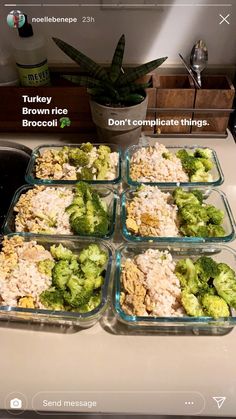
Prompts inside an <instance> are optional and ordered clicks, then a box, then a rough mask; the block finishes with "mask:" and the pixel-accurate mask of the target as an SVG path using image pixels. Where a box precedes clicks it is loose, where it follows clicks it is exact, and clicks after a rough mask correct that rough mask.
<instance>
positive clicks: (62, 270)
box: [52, 260, 73, 290]
mask: <svg viewBox="0 0 236 419" xmlns="http://www.w3.org/2000/svg"><path fill="white" fill-rule="evenodd" d="M72 273H73V270H72V269H71V267H70V262H69V261H68V260H59V262H57V263H56V264H55V266H54V268H53V270H52V283H53V285H55V286H56V287H57V288H59V289H61V290H63V289H65V286H66V283H67V281H68V280H69V278H70V277H71V275H72Z"/></svg>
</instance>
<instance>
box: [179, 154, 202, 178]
mask: <svg viewBox="0 0 236 419" xmlns="http://www.w3.org/2000/svg"><path fill="white" fill-rule="evenodd" d="M181 164H182V166H183V169H184V171H185V172H186V173H187V174H188V175H189V176H191V175H193V174H194V173H195V172H196V171H197V170H205V168H204V165H203V164H202V163H201V162H200V160H199V159H196V158H195V157H193V156H190V155H188V157H187V156H185V157H181Z"/></svg>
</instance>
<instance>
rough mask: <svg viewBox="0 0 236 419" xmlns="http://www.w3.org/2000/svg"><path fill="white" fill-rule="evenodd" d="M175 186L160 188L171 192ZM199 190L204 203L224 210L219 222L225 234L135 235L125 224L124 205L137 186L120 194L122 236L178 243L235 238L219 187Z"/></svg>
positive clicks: (186, 188) (213, 241) (229, 214)
mask: <svg viewBox="0 0 236 419" xmlns="http://www.w3.org/2000/svg"><path fill="white" fill-rule="evenodd" d="M175 189H176V188H175V187H172V188H164V187H162V188H160V190H161V191H162V192H169V193H173V191H174V190H175ZM183 189H184V190H185V191H188V192H191V188H188V187H183ZM197 189H198V190H199V191H201V192H202V193H203V196H204V201H203V202H204V203H206V204H210V205H214V206H215V207H216V208H217V209H219V210H222V211H224V214H225V215H224V220H223V223H222V224H221V225H222V227H223V228H224V230H225V236H222V237H186V236H175V237H173V236H172V237H167V236H165V237H164V236H162V237H161V236H160V237H155V236H141V235H135V234H134V233H133V232H131V231H130V230H128V228H127V226H126V219H127V211H126V205H127V203H129V202H131V201H132V200H133V199H134V197H135V193H136V190H137V188H129V189H127V190H126V191H125V192H123V194H122V198H121V225H122V234H123V236H124V238H125V239H126V240H128V241H132V242H147V241H149V242H150V241H152V242H160V243H161V242H168V243H172V242H179V243H193V244H194V243H204V242H205V243H220V242H229V241H231V240H233V239H234V238H235V220H234V217H233V214H232V211H231V208H230V205H229V203H228V200H227V198H226V195H225V193H224V192H222V191H220V190H219V189H215V188H197Z"/></svg>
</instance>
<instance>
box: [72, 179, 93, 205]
mask: <svg viewBox="0 0 236 419" xmlns="http://www.w3.org/2000/svg"><path fill="white" fill-rule="evenodd" d="M75 197H76V198H78V197H79V198H82V199H83V201H86V200H87V199H90V198H91V186H90V185H88V184H87V183H86V182H78V183H76V185H75ZM73 201H74V200H73Z"/></svg>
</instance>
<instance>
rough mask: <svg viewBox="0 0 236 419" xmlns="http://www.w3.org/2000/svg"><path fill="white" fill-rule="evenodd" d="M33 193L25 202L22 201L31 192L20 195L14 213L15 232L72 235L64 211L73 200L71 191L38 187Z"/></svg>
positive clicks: (67, 215) (66, 214)
mask: <svg viewBox="0 0 236 419" xmlns="http://www.w3.org/2000/svg"><path fill="white" fill-rule="evenodd" d="M34 191H35V193H34V194H33V195H32V197H31V199H30V203H28V202H27V205H28V208H25V203H24V199H25V198H27V194H28V195H29V193H30V194H32V193H31V191H29V192H26V194H25V195H22V196H21V198H20V200H19V201H18V203H17V205H16V206H15V211H17V215H16V218H15V228H16V231H17V232H22V231H27V232H32V233H43V232H46V233H50V234H72V232H71V229H70V222H69V214H68V213H67V212H66V211H65V209H66V207H68V206H69V205H70V204H71V203H72V200H73V196H74V195H73V191H72V190H71V189H68V188H65V187H43V188H42V187H40V188H38V189H37V188H35V189H34Z"/></svg>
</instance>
